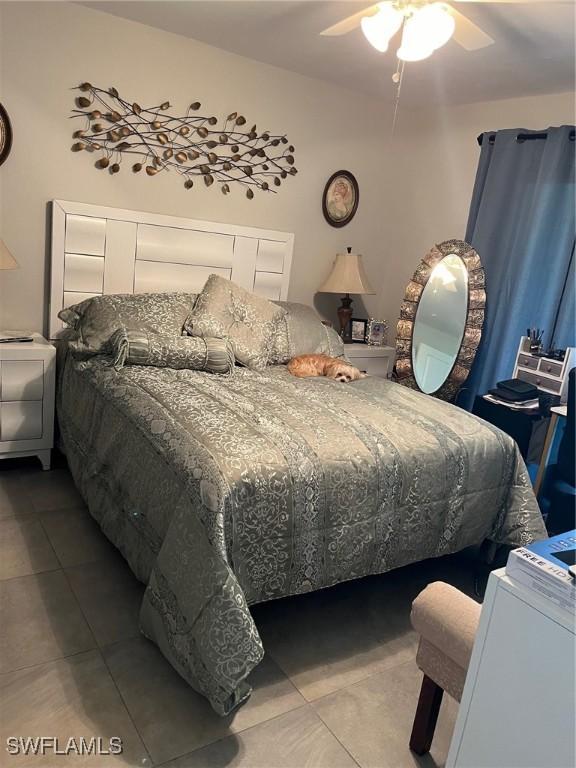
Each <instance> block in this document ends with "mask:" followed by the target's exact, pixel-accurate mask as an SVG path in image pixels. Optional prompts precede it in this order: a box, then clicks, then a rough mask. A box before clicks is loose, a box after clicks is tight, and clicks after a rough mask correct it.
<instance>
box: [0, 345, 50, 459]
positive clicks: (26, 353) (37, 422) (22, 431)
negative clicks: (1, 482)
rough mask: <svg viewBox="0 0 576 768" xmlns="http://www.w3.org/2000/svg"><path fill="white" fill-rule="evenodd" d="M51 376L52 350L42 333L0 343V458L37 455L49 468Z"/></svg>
mask: <svg viewBox="0 0 576 768" xmlns="http://www.w3.org/2000/svg"><path fill="white" fill-rule="evenodd" d="M55 377H56V350H55V348H54V347H53V346H52V344H50V343H49V342H47V341H46V339H44V338H42V336H40V335H38V334H35V335H34V341H32V342H20V343H18V342H10V343H2V344H0V459H6V458H12V457H19V456H38V458H39V459H40V461H41V462H42V466H43V467H44V469H49V468H50V450H51V448H52V443H53V438H54V390H55Z"/></svg>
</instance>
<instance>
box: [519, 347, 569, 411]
mask: <svg viewBox="0 0 576 768" xmlns="http://www.w3.org/2000/svg"><path fill="white" fill-rule="evenodd" d="M575 365H576V349H574V348H573V347H568V349H567V350H566V354H565V356H564V360H553V359H552V358H548V357H540V356H537V355H533V354H532V353H531V352H530V339H529V338H528V336H522V338H521V339H520V346H519V347H518V352H517V354H516V362H515V363H514V373H513V374H512V377H513V378H515V379H522V381H527V382H529V383H530V384H534V386H535V387H538V389H541V390H542V391H543V392H548V393H550V394H552V395H560V402H562V403H565V402H566V399H567V397H568V374H569V373H570V370H571V369H572V368H573V367H574V366H575Z"/></svg>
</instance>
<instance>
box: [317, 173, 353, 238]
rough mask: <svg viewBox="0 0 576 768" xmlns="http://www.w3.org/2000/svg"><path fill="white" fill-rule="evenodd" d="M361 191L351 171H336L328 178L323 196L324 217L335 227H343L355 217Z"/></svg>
mask: <svg viewBox="0 0 576 768" xmlns="http://www.w3.org/2000/svg"><path fill="white" fill-rule="evenodd" d="M359 198H360V193H359V190H358V182H357V181H356V179H355V178H354V176H353V175H352V174H351V173H350V171H336V173H333V174H332V176H330V178H329V179H328V182H327V183H326V186H325V187H324V195H323V197H322V212H323V213H324V218H325V219H326V221H327V222H328V224H330V225H331V226H333V227H343V226H345V225H346V224H348V223H349V222H350V221H352V219H353V218H354V214H355V213H356V210H357V208H358V200H359Z"/></svg>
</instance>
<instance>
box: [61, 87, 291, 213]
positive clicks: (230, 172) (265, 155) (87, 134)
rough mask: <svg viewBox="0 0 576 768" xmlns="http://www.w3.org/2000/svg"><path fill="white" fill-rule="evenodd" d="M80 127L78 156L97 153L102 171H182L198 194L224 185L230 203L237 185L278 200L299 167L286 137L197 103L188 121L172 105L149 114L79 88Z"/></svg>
mask: <svg viewBox="0 0 576 768" xmlns="http://www.w3.org/2000/svg"><path fill="white" fill-rule="evenodd" d="M77 90H80V91H81V93H82V95H80V96H78V97H77V98H76V107H77V108H76V109H73V110H72V116H73V117H74V118H75V119H78V120H82V123H83V124H82V127H81V128H78V129H77V130H75V131H74V133H73V138H74V139H75V142H74V144H73V145H72V151H74V152H81V151H85V152H91V153H93V152H97V153H99V157H98V159H97V160H96V162H95V166H96V168H98V169H100V170H106V169H107V170H108V172H109V173H111V174H116V173H119V172H120V170H121V167H122V162H123V160H125V159H126V160H127V161H129V162H130V163H131V168H132V171H133V173H140V172H141V171H144V172H145V174H146V175H147V176H150V177H152V176H156V175H157V174H159V173H162V172H164V171H175V172H176V173H178V174H179V175H180V176H181V177H182V178H183V180H184V187H185V188H186V189H191V188H192V187H193V186H194V181H195V180H197V179H198V178H201V179H203V181H204V184H205V185H206V186H207V187H210V186H212V185H213V184H216V185H219V186H220V190H221V191H222V193H223V194H224V195H227V194H228V193H229V192H230V191H231V187H232V186H233V185H240V186H241V187H242V188H244V189H245V190H246V197H248V199H250V200H252V198H253V197H254V189H260V190H262V191H264V192H276V191H277V189H274V187H280V185H281V184H282V181H283V180H284V179H286V178H287V177H288V176H294V175H295V174H296V173H297V172H298V171H297V170H296V168H295V166H294V147H293V146H292V145H291V144H289V143H288V139H287V137H286V136H283V135H272V134H271V133H270V132H269V131H262V132H258V130H257V127H256V126H255V125H253V126H252V127H251V128H250V129H249V130H246V128H244V126H245V125H246V118H245V117H244V115H241V114H239V113H238V112H232V113H231V114H229V115H228V116H227V117H226V118H224V119H222V120H221V121H220V125H219V121H218V119H217V118H216V117H202V116H200V115H198V114H196V113H197V112H198V110H199V109H200V106H201V105H200V102H198V101H195V102H193V103H192V104H190V106H189V107H188V109H187V110H186V113H185V114H184V115H173V114H171V113H170V112H169V110H170V109H171V104H170V102H168V101H165V102H163V103H162V104H159V105H158V106H155V107H141V106H140V105H139V104H136V103H135V102H129V101H126V100H125V99H123V98H122V97H121V96H120V94H119V93H118V91H117V90H116V88H108V89H107V90H104V89H102V88H97V87H95V86H93V85H91V84H90V83H82V84H81V85H79V86H78V88H77Z"/></svg>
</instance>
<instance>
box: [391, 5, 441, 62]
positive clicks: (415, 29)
mask: <svg viewBox="0 0 576 768" xmlns="http://www.w3.org/2000/svg"><path fill="white" fill-rule="evenodd" d="M417 13H418V12H416V13H415V14H414V15H413V16H410V17H409V18H408V19H406V21H405V22H404V29H403V30H402V43H401V45H400V48H398V50H397V52H396V55H397V56H398V58H399V59H402V61H422V60H423V59H427V58H428V57H429V56H432V54H433V53H434V48H433V46H432V45H431V43H430V41H429V40H427V39H426V36H425V35H423V34H422V29H421V27H420V25H419V24H416V21H415V20H416V16H417Z"/></svg>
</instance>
